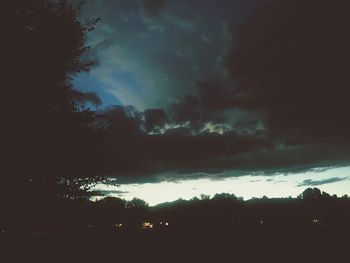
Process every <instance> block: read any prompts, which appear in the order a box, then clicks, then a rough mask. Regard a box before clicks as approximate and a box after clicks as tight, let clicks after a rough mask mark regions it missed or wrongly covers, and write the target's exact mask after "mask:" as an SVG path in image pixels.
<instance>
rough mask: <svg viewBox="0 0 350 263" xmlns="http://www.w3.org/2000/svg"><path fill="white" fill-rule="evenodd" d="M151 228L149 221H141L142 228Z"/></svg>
mask: <svg viewBox="0 0 350 263" xmlns="http://www.w3.org/2000/svg"><path fill="white" fill-rule="evenodd" d="M150 228H151V229H152V228H153V224H152V223H151V222H143V223H142V229H150Z"/></svg>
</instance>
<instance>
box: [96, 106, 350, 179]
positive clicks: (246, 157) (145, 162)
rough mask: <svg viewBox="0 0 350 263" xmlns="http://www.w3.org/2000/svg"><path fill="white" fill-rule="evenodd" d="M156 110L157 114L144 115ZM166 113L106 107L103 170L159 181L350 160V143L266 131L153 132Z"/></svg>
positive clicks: (184, 129)
mask: <svg viewBox="0 0 350 263" xmlns="http://www.w3.org/2000/svg"><path fill="white" fill-rule="evenodd" d="M153 114H154V116H153V117H152V118H154V119H152V118H150V117H148V118H145V115H153ZM164 114H165V113H164V112H163V111H161V110H149V111H146V113H140V112H137V111H136V110H135V109H133V108H131V107H126V108H125V107H122V106H119V107H114V108H111V109H110V110H109V111H106V112H104V114H103V115H102V117H101V119H102V120H101V123H104V124H107V126H108V127H109V129H108V130H106V133H105V134H104V136H103V138H102V139H103V140H102V141H101V142H100V145H99V148H98V149H97V152H98V155H99V160H98V166H99V167H100V173H101V174H104V175H109V176H115V177H118V178H121V180H124V182H157V181H176V180H180V179H193V178H212V179H220V178H225V177H235V176H243V175H249V174H260V175H266V176H269V175H274V174H281V173H282V174H286V175H288V174H290V173H295V172H304V171H308V170H310V169H313V168H314V167H334V166H336V165H346V164H348V163H349V162H348V156H349V153H350V151H349V147H348V146H349V145H342V146H340V145H334V144H330V143H318V144H315V143H305V144H279V143H276V142H274V141H273V140H271V139H270V138H269V137H266V135H242V134H238V133H236V132H234V131H228V132H226V133H223V134H218V133H206V132H203V133H195V134H193V127H191V126H190V127H182V128H181V127H180V128H174V129H169V130H168V131H166V132H165V133H162V134H153V135H151V134H149V133H148V132H147V129H145V127H148V129H150V128H149V127H151V126H155V125H160V127H161V124H160V123H163V121H164V117H165V115H164ZM147 121H149V123H148V124H147Z"/></svg>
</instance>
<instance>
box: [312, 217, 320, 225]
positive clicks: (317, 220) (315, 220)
mask: <svg viewBox="0 0 350 263" xmlns="http://www.w3.org/2000/svg"><path fill="white" fill-rule="evenodd" d="M312 222H314V223H315V224H317V223H319V222H320V220H319V219H317V218H315V219H313V220H312Z"/></svg>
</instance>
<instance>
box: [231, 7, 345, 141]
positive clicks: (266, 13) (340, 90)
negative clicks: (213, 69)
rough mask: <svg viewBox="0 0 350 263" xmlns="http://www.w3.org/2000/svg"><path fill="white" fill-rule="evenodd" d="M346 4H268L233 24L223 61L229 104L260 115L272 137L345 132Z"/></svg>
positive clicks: (318, 135)
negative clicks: (229, 80)
mask: <svg viewBox="0 0 350 263" xmlns="http://www.w3.org/2000/svg"><path fill="white" fill-rule="evenodd" d="M349 10H350V4H349V2H348V1H344V0H337V1H325V0H321V1H319V0H317V1H316V0H306V1H296V0H288V1H270V4H268V5H266V7H265V8H263V9H262V10H260V11H259V12H258V13H257V15H256V16H255V17H254V18H252V19H250V20H249V21H248V22H247V23H245V24H242V25H239V26H236V27H235V30H234V32H233V34H234V35H235V43H234V48H233V49H232V52H231V54H230V56H229V57H228V59H227V65H228V69H229V71H230V72H231V74H232V77H233V78H234V79H235V80H236V81H237V83H238V85H237V86H236V89H237V90H236V93H237V96H236V98H237V105H238V106H240V107H242V108H248V109H257V110H260V111H264V112H266V113H267V115H266V116H267V118H266V122H267V124H268V126H269V128H270V130H271V132H273V133H274V134H276V135H281V134H283V133H286V132H288V133H293V132H295V133H296V134H297V133H299V134H302V135H305V136H309V137H313V138H315V137H322V138H325V137H328V138H329V137H331V138H332V137H333V138H332V139H334V137H343V139H344V137H346V139H348V134H349V131H350V125H349V122H348V121H347V119H348V113H349V111H350V106H349V105H350V104H349V103H348V99H349V97H350V92H349V89H348V87H349V84H350V81H349V78H348V71H349V65H348V61H349V58H350V50H349V48H348V46H349V44H350V35H349V34H348V33H349V30H350V18H349V16H348V15H347V13H348V11H349Z"/></svg>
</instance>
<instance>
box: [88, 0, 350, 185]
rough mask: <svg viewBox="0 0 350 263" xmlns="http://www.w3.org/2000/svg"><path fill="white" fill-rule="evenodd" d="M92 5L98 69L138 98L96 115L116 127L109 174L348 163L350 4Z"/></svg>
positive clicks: (173, 174) (340, 0)
mask: <svg viewBox="0 0 350 263" xmlns="http://www.w3.org/2000/svg"><path fill="white" fill-rule="evenodd" d="M91 3H92V4H91V6H90V8H88V12H87V13H90V14H93V13H94V11H95V10H99V11H100V12H101V18H102V20H101V24H100V26H99V27H98V28H97V29H96V31H95V32H92V35H91V37H90V38H89V42H90V44H91V45H92V50H93V51H94V53H93V54H94V57H96V58H97V59H98V60H99V66H98V67H97V68H95V69H94V70H93V71H92V72H91V76H92V77H94V78H96V79H98V80H99V81H100V82H101V83H103V84H104V86H106V87H107V89H108V92H110V93H111V94H113V95H115V96H117V97H118V98H119V99H120V101H121V103H122V104H124V105H129V104H131V105H134V106H135V108H133V107H125V106H119V107H113V108H109V109H107V110H105V112H103V114H102V116H101V118H100V120H99V121H98V122H97V125H101V126H104V125H107V126H108V127H109V128H108V129H106V131H105V134H104V137H103V140H102V141H101V143H100V145H99V149H98V152H99V156H100V157H99V167H101V174H107V175H111V176H117V177H124V178H126V179H127V180H135V181H137V180H147V181H154V180H155V181H157V180H176V178H199V177H212V178H221V177H227V176H241V175H247V174H254V173H260V174H263V175H272V174H276V173H284V174H286V175H287V174H289V173H295V172H301V171H307V170H309V169H313V168H315V167H332V166H337V165H347V164H349V160H350V140H349V137H348V134H349V132H350V125H349V122H348V121H347V120H348V113H349V112H350V106H349V105H350V104H349V103H348V99H349V97H350V94H349V89H348V86H349V84H350V83H349V82H350V80H349V78H348V77H347V76H348V70H349V67H348V65H347V61H349V58H350V50H349V49H348V46H350V45H349V44H350V37H349V34H347V32H348V31H349V26H350V18H349V16H347V11H348V10H349V6H350V4H349V3H347V2H346V1H345V0H337V1H325V0H319V1H316V0H305V1H297V0H286V1H277V0H268V1H267V0H261V1H260V0H256V1H243V0H237V1H220V3H218V2H217V1H195V0H194V1H170V0H168V1H141V0H140V1H125V0H120V1H117V2H116V3H118V4H115V5H112V6H107V5H104V4H101V3H102V2H101V1H91ZM228 171H229V172H228ZM159 174H162V175H159ZM164 174H167V175H166V176H165V175H164ZM169 174H170V175H169ZM156 175H159V176H158V177H157V176H156Z"/></svg>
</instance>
